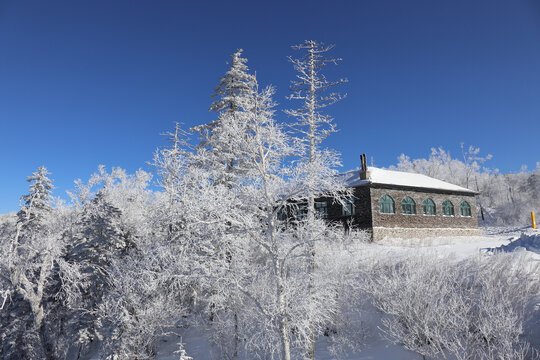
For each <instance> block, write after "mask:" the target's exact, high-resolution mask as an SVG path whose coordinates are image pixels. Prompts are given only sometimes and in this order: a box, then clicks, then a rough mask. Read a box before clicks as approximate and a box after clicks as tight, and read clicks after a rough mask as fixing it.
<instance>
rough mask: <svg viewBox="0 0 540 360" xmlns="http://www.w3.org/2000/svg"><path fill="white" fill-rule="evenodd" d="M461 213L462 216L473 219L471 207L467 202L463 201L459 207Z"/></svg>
mask: <svg viewBox="0 0 540 360" xmlns="http://www.w3.org/2000/svg"><path fill="white" fill-rule="evenodd" d="M459 212H460V213H461V216H467V217H471V216H472V214H471V205H469V203H468V202H466V201H462V202H461V204H460V205H459Z"/></svg>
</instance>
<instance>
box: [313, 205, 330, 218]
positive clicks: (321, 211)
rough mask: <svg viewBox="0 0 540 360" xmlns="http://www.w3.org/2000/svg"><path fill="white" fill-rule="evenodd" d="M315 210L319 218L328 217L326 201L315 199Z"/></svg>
mask: <svg viewBox="0 0 540 360" xmlns="http://www.w3.org/2000/svg"><path fill="white" fill-rule="evenodd" d="M315 212H316V213H317V214H318V215H319V217H320V218H322V219H326V218H327V217H328V204H327V202H326V201H315Z"/></svg>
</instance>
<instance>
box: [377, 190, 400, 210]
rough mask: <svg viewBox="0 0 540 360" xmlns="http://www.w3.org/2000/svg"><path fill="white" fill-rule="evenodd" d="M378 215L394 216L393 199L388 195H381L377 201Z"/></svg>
mask: <svg viewBox="0 0 540 360" xmlns="http://www.w3.org/2000/svg"><path fill="white" fill-rule="evenodd" d="M379 205H380V210H379V211H380V213H381V214H395V213H396V210H395V203H394V199H392V197H391V196H390V195H386V194H385V195H383V196H382V197H381V199H380V200H379Z"/></svg>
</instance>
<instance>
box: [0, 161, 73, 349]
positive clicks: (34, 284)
mask: <svg viewBox="0 0 540 360" xmlns="http://www.w3.org/2000/svg"><path fill="white" fill-rule="evenodd" d="M48 175H49V173H48V172H47V169H46V168H45V167H43V166H42V167H40V168H39V169H38V170H37V171H36V172H34V173H33V174H32V176H30V177H29V178H28V182H30V191H29V193H28V194H26V195H24V196H22V197H21V209H20V211H19V212H18V213H17V223H16V228H15V233H14V235H13V238H12V239H11V241H10V244H9V249H8V250H7V252H6V256H5V258H4V259H3V260H4V261H3V262H2V264H1V265H2V269H0V273H1V278H2V280H3V281H2V282H3V289H4V290H3V293H4V295H8V298H6V296H4V298H3V301H2V304H3V309H4V311H7V313H3V314H2V315H6V317H3V319H2V323H3V326H2V330H1V332H2V334H1V337H2V344H3V347H2V349H1V350H0V351H1V352H2V354H3V355H4V356H5V357H7V358H9V357H10V356H12V355H13V354H19V356H24V357H29V358H32V357H36V358H48V357H51V356H53V355H54V354H55V353H56V352H61V349H56V348H55V347H54V346H52V345H51V344H52V343H53V342H54V339H51V338H50V337H49V336H48V335H49V334H47V331H46V330H47V327H46V324H45V321H46V318H47V315H48V301H54V300H51V299H53V298H54V296H55V295H58V292H59V291H60V290H61V287H57V288H54V287H53V288H51V284H53V283H55V282H56V280H57V279H58V276H59V272H60V269H59V266H60V263H61V262H62V258H61V257H62V250H63V242H62V233H63V231H64V225H65V223H64V222H63V219H62V211H61V210H59V211H58V212H56V213H55V212H53V208H52V206H51V201H52V198H51V191H52V189H53V186H52V180H50V179H49V178H48V177H47V176H48ZM51 291H54V293H51ZM51 297H52V298H51ZM5 300H8V303H6V302H5ZM10 354H11V355H10Z"/></svg>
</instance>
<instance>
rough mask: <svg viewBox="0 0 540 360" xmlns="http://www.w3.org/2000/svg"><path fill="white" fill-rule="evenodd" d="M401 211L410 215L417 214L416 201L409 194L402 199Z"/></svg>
mask: <svg viewBox="0 0 540 360" xmlns="http://www.w3.org/2000/svg"><path fill="white" fill-rule="evenodd" d="M401 212H402V213H403V214H410V215H414V214H416V203H415V202H414V200H413V199H411V198H410V197H408V196H405V197H404V198H403V200H401Z"/></svg>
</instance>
